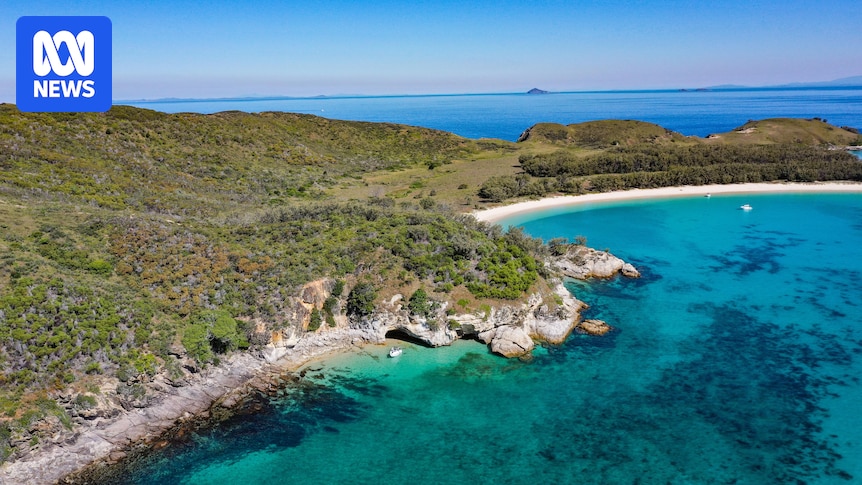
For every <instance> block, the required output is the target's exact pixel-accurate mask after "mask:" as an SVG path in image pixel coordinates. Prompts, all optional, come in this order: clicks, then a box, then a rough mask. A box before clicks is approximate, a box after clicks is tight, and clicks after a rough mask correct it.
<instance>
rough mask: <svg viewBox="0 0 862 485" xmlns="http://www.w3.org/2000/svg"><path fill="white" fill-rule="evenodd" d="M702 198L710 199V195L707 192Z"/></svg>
mask: <svg viewBox="0 0 862 485" xmlns="http://www.w3.org/2000/svg"><path fill="white" fill-rule="evenodd" d="M704 197H706V198H707V199H708V198H710V197H712V194H710V193H709V192H707V193H706V195H704Z"/></svg>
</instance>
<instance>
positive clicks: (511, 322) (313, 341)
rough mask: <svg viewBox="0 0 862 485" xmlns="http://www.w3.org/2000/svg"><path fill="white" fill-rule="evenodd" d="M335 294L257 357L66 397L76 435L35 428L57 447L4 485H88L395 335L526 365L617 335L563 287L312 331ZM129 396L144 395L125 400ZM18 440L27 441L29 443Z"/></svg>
mask: <svg viewBox="0 0 862 485" xmlns="http://www.w3.org/2000/svg"><path fill="white" fill-rule="evenodd" d="M548 266H550V267H551V268H556V269H558V270H559V271H560V272H561V273H562V274H564V275H566V276H570V277H574V278H580V279H583V278H588V277H610V276H612V275H613V274H615V273H617V272H622V273H623V274H626V275H629V276H631V275H635V274H637V270H635V269H634V268H633V267H631V265H628V264H626V263H624V262H622V260H619V258H615V257H613V256H611V255H609V254H608V253H606V252H602V251H594V250H589V249H588V248H584V247H581V246H573V247H572V248H570V250H569V251H568V252H567V253H566V254H565V255H564V256H563V257H558V258H555V259H554V260H553V261H550V262H548ZM332 286H333V285H332V282H331V281H329V280H321V281H316V282H312V283H309V284H307V285H305V287H303V290H302V291H301V292H300V295H299V297H298V298H297V301H296V312H295V313H296V317H297V318H298V321H299V322H300V323H301V324H300V325H295V326H288V327H286V328H284V329H282V330H278V331H272V332H270V333H269V335H268V336H267V340H268V343H267V344H266V345H263V346H262V347H260V348H258V349H257V350H253V351H246V352H234V353H233V354H230V355H229V356H227V357H225V358H224V359H222V361H221V362H220V363H219V364H218V365H213V366H209V367H204V368H200V367H198V366H196V365H195V364H194V362H193V361H191V360H190V359H188V357H183V359H184V360H183V371H182V373H181V374H177V375H167V374H164V373H161V374H157V375H155V376H153V377H152V378H149V379H146V378H143V379H144V380H141V379H142V378H141V377H140V376H139V377H138V378H136V379H139V380H136V381H134V382H117V380H116V379H109V378H105V380H104V381H103V383H102V385H101V387H100V389H99V390H98V392H92V393H86V394H84V393H81V394H76V395H73V393H68V394H65V395H63V396H60V399H59V400H58V401H59V402H61V403H62V404H63V405H64V406H66V408H67V410H68V413H69V415H70V416H71V417H72V422H73V426H71V429H70V427H68V426H64V425H63V424H62V423H61V422H60V421H59V419H56V418H55V419H49V420H43V421H39V422H37V423H34V425H33V429H32V430H31V431H32V432H33V433H36V432H37V431H38V432H40V433H41V434H42V435H45V434H46V431H47V434H48V435H50V436H51V439H50V440H49V441H48V442H43V443H42V444H41V445H40V447H38V448H37V449H32V450H30V451H27V452H24V453H21V454H20V455H19V456H16V457H14V459H13V460H11V461H10V462H7V463H5V464H4V465H3V466H2V468H0V484H3V485H6V484H9V485H11V484H18V483H28V484H42V483H45V484H48V483H57V482H61V483H85V482H86V480H87V479H86V477H87V476H90V475H89V474H90V473H91V472H92V471H93V470H94V467H95V468H99V467H103V466H106V465H107V464H110V463H114V462H117V461H119V460H122V459H123V458H125V457H126V456H127V452H129V451H130V450H132V449H135V448H141V447H146V446H151V445H152V444H153V443H155V442H158V441H159V440H160V439H161V437H162V435H163V434H164V433H165V432H166V431H168V430H170V429H173V428H175V427H177V426H181V425H183V423H186V422H188V421H190V420H193V419H196V418H200V417H206V416H209V415H211V414H215V413H218V412H223V411H224V410H227V409H230V408H231V407H233V406H234V405H236V404H237V403H238V402H240V401H241V399H242V398H243V397H244V396H246V395H249V394H250V393H252V392H254V391H255V390H267V389H269V388H271V387H272V386H275V385H282V383H283V379H282V376H284V374H285V373H286V372H290V371H293V370H296V369H298V368H299V367H301V366H303V365H304V364H307V363H308V362H310V361H312V360H313V359H315V358H319V357H322V356H325V355H327V354H330V353H332V352H339V351H349V350H350V349H352V348H357V346H359V345H363V344H369V343H370V344H382V343H384V342H385V341H386V339H387V338H392V337H394V338H407V339H410V340H414V341H417V342H421V343H424V344H425V345H428V346H431V347H438V346H443V345H449V344H451V343H452V342H454V341H455V340H458V339H461V338H470V339H475V340H478V341H481V342H483V343H485V344H487V345H488V347H489V349H490V350H491V351H492V352H494V353H496V354H499V355H501V356H504V357H524V356H528V355H529V354H530V352H531V351H532V350H533V348H534V347H535V345H536V342H546V343H550V344H560V343H562V342H564V341H565V339H566V338H567V337H568V336H569V334H570V333H571V332H573V331H575V330H576V329H577V331H580V332H584V333H589V334H592V335H602V334H604V333H605V332H607V331H608V330H609V329H610V327H609V326H607V325H606V324H604V322H601V323H596V321H592V320H587V321H582V320H581V316H580V311H581V310H582V309H584V308H586V307H587V305H586V304H584V303H583V302H581V301H579V300H578V299H576V298H575V297H574V296H572V294H571V293H570V292H569V291H568V290H567V289H566V288H565V286H564V285H563V284H562V282H558V283H557V284H556V285H555V286H554V288H552V289H551V291H550V293H545V294H542V293H533V294H531V295H530V296H529V297H528V298H527V299H526V301H525V302H523V303H511V304H500V305H497V306H489V307H486V308H485V309H483V310H477V311H473V312H466V313H457V312H456V313H453V312H451V311H449V312H447V311H446V310H447V308H446V306H445V305H441V306H440V307H439V308H437V309H435V311H434V312H432V313H431V314H429V315H427V316H416V315H413V314H411V312H410V311H409V309H408V307H407V302H406V301H405V299H404V297H403V296H402V295H394V296H393V297H391V298H390V299H388V300H387V301H384V302H381V303H380V304H379V305H378V306H377V308H376V310H375V311H374V312H373V313H372V314H370V315H368V316H366V317H363V318H360V319H348V318H347V317H346V316H344V315H339V316H338V317H337V318H336V324H335V326H332V327H330V326H324V327H321V328H320V329H318V330H317V331H313V332H308V331H306V329H307V327H308V320H309V314H310V313H311V311H312V309H314V308H316V307H317V306H320V305H321V304H322V303H323V302H324V301H325V300H326V298H328V297H329V296H330V291H331V289H332ZM603 325H604V326H603ZM125 388H130V389H138V390H143V391H145V392H138V393H136V392H120V390H121V389H125ZM17 439H18V440H24V441H27V440H28V439H30V436H28V435H26V434H24V435H21V436H19V437H17ZM21 448H22V449H26V448H27V447H23V446H22V447H21ZM82 471H83V474H82Z"/></svg>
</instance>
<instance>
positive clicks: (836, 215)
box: [116, 194, 862, 484]
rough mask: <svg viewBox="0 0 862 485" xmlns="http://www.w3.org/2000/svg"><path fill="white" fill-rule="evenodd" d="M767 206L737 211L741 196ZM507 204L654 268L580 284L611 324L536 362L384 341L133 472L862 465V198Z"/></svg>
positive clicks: (245, 479) (756, 480) (344, 478)
mask: <svg viewBox="0 0 862 485" xmlns="http://www.w3.org/2000/svg"><path fill="white" fill-rule="evenodd" d="M743 203H749V204H751V205H752V206H753V207H754V209H753V210H752V211H750V212H743V211H741V210H739V209H738V207H739V206H740V205H741V204H743ZM531 217H532V219H531V220H513V221H510V222H514V223H517V224H521V225H523V226H524V227H525V228H526V230H527V232H529V233H530V234H533V235H535V236H540V237H542V238H545V239H549V238H552V237H559V236H563V237H569V238H574V237H575V236H577V235H583V236H585V237H587V239H588V243H589V244H590V245H591V246H594V247H598V248H609V249H611V250H612V251H613V252H614V253H616V254H618V255H619V256H622V257H624V258H626V259H628V260H630V261H631V262H633V263H634V264H635V265H637V266H638V267H639V268H640V270H641V271H642V273H643V277H642V278H641V279H638V280H627V279H614V280H609V281H596V282H590V283H571V284H570V288H571V289H572V290H573V291H574V292H575V293H576V294H577V295H578V297H580V298H581V299H582V300H584V301H586V302H587V303H589V304H590V305H592V308H591V309H590V310H588V311H587V316H588V317H596V318H602V319H605V320H606V321H608V322H609V323H610V324H611V325H613V326H614V327H615V331H614V332H612V333H610V334H608V335H607V336H605V337H600V338H595V337H588V336H584V335H573V336H572V337H571V338H570V339H569V340H568V341H567V342H566V343H565V344H564V345H562V346H559V347H550V348H540V349H538V350H537V351H536V352H535V358H534V359H532V360H531V361H529V362H522V361H518V360H506V359H503V358H499V357H495V356H493V355H489V354H488V352H487V350H486V349H485V347H484V346H483V345H480V344H478V343H476V342H457V344H456V345H453V346H452V347H448V348H440V349H426V348H421V347H418V346H415V345H411V344H406V345H404V346H405V351H404V354H403V355H402V356H401V357H400V358H397V359H389V358H387V357H386V356H385V354H386V350H387V347H386V346H370V347H367V348H366V349H365V351H364V352H362V353H358V354H353V355H344V356H339V357H337V358H334V359H331V360H327V361H325V362H323V363H317V364H314V365H311V366H310V367H309V368H308V369H307V370H306V372H305V373H304V377H303V378H302V379H301V380H300V383H301V385H299V386H296V387H293V388H289V389H286V390H285V391H283V392H282V394H281V395H280V396H277V397H274V398H260V399H258V400H256V401H255V402H253V403H252V404H251V405H249V407H248V412H245V413H241V415H239V416H237V417H235V418H233V419H230V420H228V421H226V422H224V423H223V424H222V425H220V426H216V427H214V428H210V429H205V430H201V431H198V432H196V433H191V434H189V435H187V436H186V437H185V438H184V439H183V440H180V441H178V442H177V443H175V444H173V445H171V446H168V447H166V448H163V449H161V450H159V451H157V452H153V453H151V454H150V455H148V457H147V458H146V459H145V460H142V461H140V462H139V463H137V464H136V465H134V466H133V467H132V469H131V470H130V471H127V472H126V473H125V474H124V475H122V476H120V477H119V478H117V479H116V482H117V483H139V484H150V483H194V484H209V483H212V484H216V483H219V484H221V483H243V484H246V483H251V484H254V483H260V484H272V483H383V482H389V481H393V482H408V483H470V482H473V483H641V484H652V483H662V484H664V483H674V484H680V483H685V484H690V483H691V484H699V483H740V484H743V483H744V484H764V483H803V482H804V483H811V484H827V483H854V482H858V481H859V480H862V413H860V412H859V410H860V409H862V384H860V380H859V375H860V370H862V362H860V359H862V327H860V325H862V307H860V306H859V305H860V296H862V291H860V289H859V286H858V285H859V281H860V277H862V257H860V256H862V249H860V248H862V246H860V242H862V195H860V194H828V195H827V194H817V195H814V194H805V195H746V196H723V195H716V196H713V197H712V198H709V199H707V198H685V199H670V200H661V201H637V202H625V203H620V202H617V203H614V204H604V205H594V206H591V207H589V208H579V209H577V210H571V209H570V210H569V211H568V212H564V211H560V210H558V211H557V213H556V214H548V213H544V214H533V215H532V216H531Z"/></svg>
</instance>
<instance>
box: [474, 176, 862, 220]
mask: <svg viewBox="0 0 862 485" xmlns="http://www.w3.org/2000/svg"><path fill="white" fill-rule="evenodd" d="M778 192H859V193H862V183H858V182H823V183H820V182H815V183H758V184H728V185H687V186H683V187H662V188H658V189H631V190H621V191H617V192H604V193H600V194H585V195H564V196H558V197H548V198H544V199H539V200H531V201H527V202H518V203H515V204H510V205H504V206H500V207H494V208H492V209H484V210H480V211H475V212H473V216H474V217H476V219H479V220H480V221H485V222H498V221H501V220H503V219H505V218H507V217H511V216H513V215H516V214H524V213H529V212H536V211H541V210H546V209H551V208H555V207H564V206H576V205H581V204H588V203H592V202H613V201H624V200H634V199H662V198H670V197H694V196H706V195H707V194H748V193H778Z"/></svg>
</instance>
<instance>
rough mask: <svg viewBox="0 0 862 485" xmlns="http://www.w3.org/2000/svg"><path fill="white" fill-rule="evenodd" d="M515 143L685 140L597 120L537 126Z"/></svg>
mask: <svg viewBox="0 0 862 485" xmlns="http://www.w3.org/2000/svg"><path fill="white" fill-rule="evenodd" d="M518 141H519V142H529V141H533V142H539V143H551V144H554V145H560V146H574V147H580V148H609V147H612V146H630V145H638V144H643V143H671V142H684V141H686V137H685V136H683V135H680V134H679V133H676V132H673V131H670V130H667V129H665V128H662V127H661V126H659V125H656V124H653V123H647V122H644V121H634V120H599V121H587V122H584V123H575V124H571V125H567V126H564V125H560V124H557V123H539V124H536V125H533V126H532V127H530V128H529V129H527V130H526V131H525V132H524V133H523V134H521V137H520V138H519V139H518Z"/></svg>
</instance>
